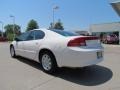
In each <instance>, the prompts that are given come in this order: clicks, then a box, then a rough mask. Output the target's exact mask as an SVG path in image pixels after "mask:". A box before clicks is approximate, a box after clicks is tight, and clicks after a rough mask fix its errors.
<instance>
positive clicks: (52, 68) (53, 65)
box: [39, 51, 57, 74]
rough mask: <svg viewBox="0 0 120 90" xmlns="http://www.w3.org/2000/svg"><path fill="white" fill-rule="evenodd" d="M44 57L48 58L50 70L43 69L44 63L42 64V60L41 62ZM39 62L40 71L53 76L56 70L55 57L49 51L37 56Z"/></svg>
mask: <svg viewBox="0 0 120 90" xmlns="http://www.w3.org/2000/svg"><path fill="white" fill-rule="evenodd" d="M45 55H48V56H49V58H50V62H51V68H50V69H48V70H47V69H45V67H44V63H43V61H44V60H42V59H43V58H44V56H45ZM39 60H40V63H41V66H42V69H43V71H44V72H46V73H49V74H53V73H54V72H55V71H56V69H57V63H56V59H55V56H54V55H53V54H52V53H51V52H50V51H43V52H42V53H41V54H40V56H39Z"/></svg>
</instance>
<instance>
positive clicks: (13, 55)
mask: <svg viewBox="0 0 120 90" xmlns="http://www.w3.org/2000/svg"><path fill="white" fill-rule="evenodd" d="M10 55H11V57H12V58H15V57H16V54H15V49H14V46H11V47H10Z"/></svg>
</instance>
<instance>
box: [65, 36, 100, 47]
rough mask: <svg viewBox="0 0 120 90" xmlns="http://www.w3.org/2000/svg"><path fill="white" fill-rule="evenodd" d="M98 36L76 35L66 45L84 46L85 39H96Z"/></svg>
mask: <svg viewBox="0 0 120 90" xmlns="http://www.w3.org/2000/svg"><path fill="white" fill-rule="evenodd" d="M97 39H98V37H94V36H91V37H78V38H74V39H72V40H70V41H69V42H68V44H67V46H68V47H77V46H86V40H97Z"/></svg>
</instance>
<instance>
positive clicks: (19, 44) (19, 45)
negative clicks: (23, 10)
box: [15, 33, 29, 56]
mask: <svg viewBox="0 0 120 90" xmlns="http://www.w3.org/2000/svg"><path fill="white" fill-rule="evenodd" d="M28 35H29V33H23V34H21V35H20V36H18V37H17V39H18V40H17V41H16V45H15V50H16V54H17V55H20V56H24V42H25V40H26V39H27V37H28Z"/></svg>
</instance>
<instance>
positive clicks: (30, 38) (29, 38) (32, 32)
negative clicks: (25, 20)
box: [27, 31, 35, 40]
mask: <svg viewBox="0 0 120 90" xmlns="http://www.w3.org/2000/svg"><path fill="white" fill-rule="evenodd" d="M34 39H35V35H34V31H31V33H30V34H29V36H28V37H27V40H34Z"/></svg>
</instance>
